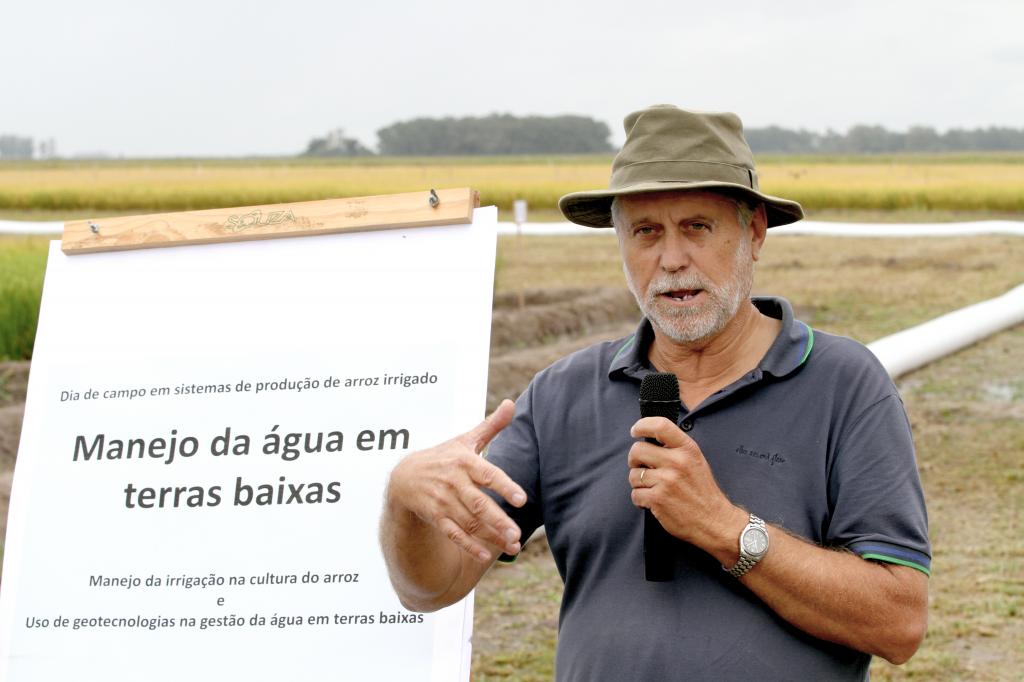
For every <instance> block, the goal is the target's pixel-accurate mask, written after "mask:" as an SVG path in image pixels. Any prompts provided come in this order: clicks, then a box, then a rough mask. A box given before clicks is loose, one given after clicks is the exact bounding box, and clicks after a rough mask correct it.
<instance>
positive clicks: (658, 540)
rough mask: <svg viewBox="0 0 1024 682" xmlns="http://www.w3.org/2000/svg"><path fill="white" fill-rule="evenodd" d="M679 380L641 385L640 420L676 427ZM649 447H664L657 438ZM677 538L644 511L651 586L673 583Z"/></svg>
mask: <svg viewBox="0 0 1024 682" xmlns="http://www.w3.org/2000/svg"><path fill="white" fill-rule="evenodd" d="M679 409H680V404H679V379H677V378H676V375H675V374H672V373H670V372H652V373H651V374H648V375H647V376H645V377H644V378H643V381H641V382H640V416H641V417H665V418H666V419H668V420H669V421H670V422H672V423H673V424H675V423H676V420H678V419H679ZM644 440H646V441H647V442H648V443H654V444H655V445H660V443H659V442H658V441H657V440H655V439H654V438H645V439H644ZM674 544H675V538H674V537H673V536H672V535H671V534H670V533H669V532H668V531H667V530H665V528H664V527H662V525H661V524H660V523H658V519H656V518H654V514H652V513H651V510H650V509H645V510H644V578H646V579H647V580H648V581H650V582H666V581H668V580H671V579H672V564H673V561H672V548H673V545H674Z"/></svg>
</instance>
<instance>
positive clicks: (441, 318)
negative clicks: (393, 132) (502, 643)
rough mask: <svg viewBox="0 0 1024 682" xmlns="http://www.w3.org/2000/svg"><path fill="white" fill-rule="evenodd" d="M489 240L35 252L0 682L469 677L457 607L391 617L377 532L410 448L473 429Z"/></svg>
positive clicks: (332, 238) (447, 230) (454, 237)
mask: <svg viewBox="0 0 1024 682" xmlns="http://www.w3.org/2000/svg"><path fill="white" fill-rule="evenodd" d="M496 220H497V213H496V211H495V209H494V208H493V207H488V208H483V209H477V210H476V212H475V215H474V222H473V224H472V225H465V226H450V227H431V228H416V229H408V230H389V231H382V232H369V233H357V234H345V235H342V234H339V235H327V236H317V237H299V238H293V239H275V240H269V241H252V242H244V243H235V244H218V245H205V246H182V247H175V248H164V249H151V250H142V251H132V252H120V253H104V254H94V255H84V256H74V257H67V256H65V255H64V254H63V253H62V252H61V250H60V245H59V243H58V242H53V243H52V245H51V249H50V255H49V263H48V266H47V273H46V281H45V285H44V291H43V301H42V310H41V314H40V321H39V328H38V333H37V338H36V345H35V352H34V357H33V363H32V370H31V376H30V380H29V388H28V398H27V404H26V414H25V422H24V426H23V431H22V437H21V446H20V450H19V455H18V461H17V467H16V470H15V478H14V490H13V497H12V500H11V509H10V516H9V525H8V534H7V541H6V548H5V556H4V573H3V584H2V589H0V647H2V649H0V679H3V680H8V681H10V682H18V681H21V680H32V681H34V682H35V681H50V680H52V681H55V682H56V681H60V682H64V681H66V680H104V681H105V682H117V681H121V680H125V681H127V680H147V681H157V680H175V681H178V680H214V679H223V680H253V681H256V680H275V681H279V680H371V679H372V680H446V681H447V680H466V679H468V677H469V636H470V633H471V628H472V596H470V597H469V598H468V599H467V600H465V601H464V602H462V603H460V604H456V605H454V606H452V607H450V608H448V609H445V610H444V611H441V612H439V613H437V614H431V615H425V616H424V615H419V614H411V613H409V612H407V611H405V610H404V609H403V608H402V607H401V604H400V603H399V601H398V598H397V597H396V596H395V594H394V592H393V590H392V588H391V586H390V583H389V581H388V578H387V575H386V571H385V568H384V563H383V560H382V558H381V554H380V549H379V546H378V542H377V521H378V517H379V514H380V509H381V502H382V491H383V488H384V484H385V481H386V477H387V473H388V472H389V471H390V469H391V467H392V466H394V464H395V463H396V462H397V461H398V460H399V459H400V458H401V457H402V456H403V455H404V454H406V453H407V452H409V451H411V450H415V449H418V448H421V447H425V446H429V445H432V444H434V443H436V442H439V441H441V440H444V439H447V438H449V437H451V436H452V435H453V434H455V433H456V432H460V431H463V430H465V429H468V428H469V427H471V426H473V425H474V424H476V423H477V422H478V421H479V420H480V419H481V418H482V416H483V409H484V402H485V395H486V372H487V358H488V345H489V329H490V310H491V296H492V286H493V276H494V253H495V244H496ZM228 430H230V433H228ZM226 436H227V438H226ZM243 437H248V443H246V441H245V438H243ZM225 450H226V452H225ZM221 452H224V454H220V453H221ZM129 454H130V457H129Z"/></svg>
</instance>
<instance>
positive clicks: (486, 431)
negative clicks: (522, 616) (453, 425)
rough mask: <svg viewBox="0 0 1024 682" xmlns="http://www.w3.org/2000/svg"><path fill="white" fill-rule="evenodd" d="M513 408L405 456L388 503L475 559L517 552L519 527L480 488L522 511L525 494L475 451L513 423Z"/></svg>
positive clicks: (505, 404)
mask: <svg viewBox="0 0 1024 682" xmlns="http://www.w3.org/2000/svg"><path fill="white" fill-rule="evenodd" d="M514 414H515V404H514V403H513V402H512V401H511V400H505V401H504V402H502V403H501V405H499V406H498V409H496V410H495V411H494V412H493V413H491V415H490V416H489V417H487V418H486V419H485V420H484V421H482V422H481V423H480V424H478V425H477V426H476V427H475V428H473V429H471V430H470V431H467V432H466V433H464V434H462V435H461V436H456V437H455V438H453V439H451V440H449V441H446V442H444V443H441V444H440V445H437V446H435V447H432V448H429V449H427V450H421V451H419V452H414V453H413V454H411V455H409V456H408V457H406V458H405V459H403V460H402V461H401V462H399V463H398V465H397V466H395V468H394V470H393V471H392V472H391V480H390V482H389V483H388V491H387V495H388V501H389V502H390V503H392V504H397V505H398V506H400V507H402V508H404V509H406V510H408V511H409V512H410V513H412V514H415V515H416V516H417V517H419V518H420V519H421V520H422V521H423V522H424V523H426V524H428V525H430V526H432V527H434V528H436V529H437V530H439V531H440V532H442V533H444V534H445V535H446V536H447V537H448V539H449V540H451V541H452V542H453V543H455V544H456V545H458V546H459V547H460V548H461V549H462V550H463V551H465V552H467V553H468V554H470V555H471V556H473V558H475V559H476V560H477V561H480V562H481V563H486V562H488V561H490V560H492V559H493V558H494V556H493V554H492V552H493V550H492V549H489V548H488V545H489V546H491V547H497V548H501V550H502V551H504V552H505V553H507V554H516V553H518V552H519V550H520V544H519V536H520V532H521V531H520V529H519V527H518V526H517V525H516V524H515V523H514V522H513V521H512V519H510V518H509V516H508V514H506V513H505V512H503V511H502V510H501V508H500V507H499V506H498V505H497V503H495V502H494V500H492V499H491V498H490V497H488V496H487V495H485V494H484V493H483V492H482V491H481V490H480V489H481V488H489V489H490V490H493V491H494V492H496V493H498V494H499V495H501V496H502V497H503V498H504V499H505V500H507V501H508V502H509V503H510V504H512V505H513V506H516V507H521V506H523V505H524V504H525V503H526V493H525V492H523V489H522V488H521V487H519V486H518V485H517V484H516V483H515V482H514V481H513V480H512V479H511V478H509V477H508V475H507V474H506V473H505V472H504V471H502V470H501V469H499V468H498V467H496V466H494V465H493V464H491V463H489V462H487V461H486V460H485V459H484V458H482V457H481V456H480V453H481V452H482V451H483V449H484V448H485V447H486V446H487V444H488V443H490V442H491V439H493V438H494V437H495V436H496V435H498V433H499V432H500V431H501V430H502V429H504V428H505V427H506V426H508V425H509V423H510V422H511V421H512V416H513V415H514Z"/></svg>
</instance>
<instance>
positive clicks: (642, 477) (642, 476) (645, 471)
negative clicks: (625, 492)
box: [640, 469, 647, 487]
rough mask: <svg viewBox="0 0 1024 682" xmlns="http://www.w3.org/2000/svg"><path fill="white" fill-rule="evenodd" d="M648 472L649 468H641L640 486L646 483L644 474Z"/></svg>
mask: <svg viewBox="0 0 1024 682" xmlns="http://www.w3.org/2000/svg"><path fill="white" fill-rule="evenodd" d="M646 473H647V469H641V470H640V486H641V487H642V486H643V484H644V474H646Z"/></svg>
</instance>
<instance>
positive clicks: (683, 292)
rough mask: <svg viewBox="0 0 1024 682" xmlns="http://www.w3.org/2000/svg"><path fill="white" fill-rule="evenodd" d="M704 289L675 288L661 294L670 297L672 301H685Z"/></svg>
mask: <svg viewBox="0 0 1024 682" xmlns="http://www.w3.org/2000/svg"><path fill="white" fill-rule="evenodd" d="M702 291H704V290H703V289H675V290H674V291H666V292H664V293H663V294H661V295H662V296H664V297H665V298H670V299H672V300H673V301H679V302H685V301H690V300H693V299H694V298H696V297H697V296H699V295H700V293H701V292H702Z"/></svg>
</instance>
